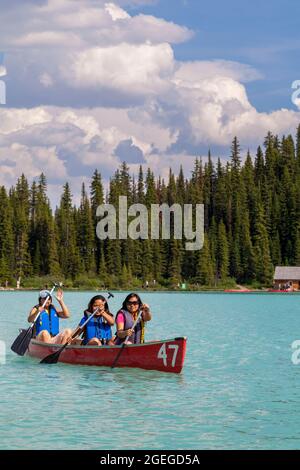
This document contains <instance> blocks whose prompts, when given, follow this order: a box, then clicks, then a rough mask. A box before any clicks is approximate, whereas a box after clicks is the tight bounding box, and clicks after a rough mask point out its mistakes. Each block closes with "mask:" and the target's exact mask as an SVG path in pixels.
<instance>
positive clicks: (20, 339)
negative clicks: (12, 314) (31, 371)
mask: <svg viewBox="0 0 300 470" xmlns="http://www.w3.org/2000/svg"><path fill="white" fill-rule="evenodd" d="M57 286H59V287H61V286H62V284H61V283H59V284H56V283H55V284H54V285H53V287H52V289H51V291H50V294H49V295H48V296H47V298H46V300H45V302H44V303H43V305H42V308H44V307H45V305H46V303H47V301H48V299H49V298H50V297H51V296H52V293H53V291H54V289H55V288H56V287H57ZM40 313H41V312H40V311H39V312H38V313H37V315H36V317H35V319H34V321H33V322H32V323H31V325H30V327H29V328H28V329H27V330H21V331H20V333H19V335H18V336H17V337H16V339H15V340H14V342H13V344H12V345H11V350H12V351H13V352H15V353H16V354H18V355H19V356H24V354H25V353H26V351H27V349H28V346H29V343H30V340H31V338H32V336H33V328H34V325H35V324H36V322H37V320H38V318H39V316H40Z"/></svg>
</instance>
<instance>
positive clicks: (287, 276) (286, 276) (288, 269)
mask: <svg viewBox="0 0 300 470" xmlns="http://www.w3.org/2000/svg"><path fill="white" fill-rule="evenodd" d="M274 280H275V281H276V280H278V281H280V280H282V281H296V280H297V281H299V280H300V267H298V266H276V268H275V274H274Z"/></svg>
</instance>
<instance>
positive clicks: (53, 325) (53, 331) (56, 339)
mask: <svg viewBox="0 0 300 470" xmlns="http://www.w3.org/2000/svg"><path fill="white" fill-rule="evenodd" d="M47 297H49V298H48V300H47V302H46V304H45V306H44V307H43V304H44V302H45V300H46V298H47ZM56 299H57V301H58V303H59V305H60V307H61V309H60V310H57V309H56V308H55V306H54V305H53V304H52V297H51V295H50V292H49V291H48V290H42V291H41V292H40V294H39V303H38V305H36V306H35V307H33V308H32V309H31V311H30V313H29V316H28V321H29V323H32V322H33V321H34V320H35V318H36V316H37V314H38V312H40V316H39V318H38V320H37V322H36V324H35V337H36V339H37V340H38V341H43V342H45V343H55V344H65V343H66V342H67V340H68V338H69V337H70V336H71V334H72V330H71V329H65V330H63V331H62V332H61V333H60V332H59V319H60V318H69V317H70V312H69V309H68V307H67V306H66V304H65V303H64V299H63V291H62V290H61V289H59V290H58V291H57V295H56Z"/></svg>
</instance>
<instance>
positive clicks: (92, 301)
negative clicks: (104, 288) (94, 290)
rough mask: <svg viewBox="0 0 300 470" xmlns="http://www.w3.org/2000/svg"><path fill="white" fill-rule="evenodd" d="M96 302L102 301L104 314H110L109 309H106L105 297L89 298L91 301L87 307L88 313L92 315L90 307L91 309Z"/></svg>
mask: <svg viewBox="0 0 300 470" xmlns="http://www.w3.org/2000/svg"><path fill="white" fill-rule="evenodd" d="M96 300H103V302H104V310H105V311H106V313H110V311H109V308H108V303H107V300H106V298H105V297H103V295H95V296H94V297H92V298H91V300H90V301H89V304H88V307H87V311H88V312H91V313H92V307H93V305H94V303H95V302H96Z"/></svg>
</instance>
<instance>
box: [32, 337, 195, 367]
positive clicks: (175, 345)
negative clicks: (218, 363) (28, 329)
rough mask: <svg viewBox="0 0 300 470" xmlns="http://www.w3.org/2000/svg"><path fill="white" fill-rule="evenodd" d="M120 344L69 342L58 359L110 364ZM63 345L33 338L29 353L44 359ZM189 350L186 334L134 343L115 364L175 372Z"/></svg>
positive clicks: (95, 364) (68, 361) (96, 364)
mask: <svg viewBox="0 0 300 470" xmlns="http://www.w3.org/2000/svg"><path fill="white" fill-rule="evenodd" d="M120 347H121V346H102V347H98V346H67V347H66V349H65V350H64V351H63V352H62V353H61V355H60V357H59V362H64V363H66V364H78V365H89V366H103V367H111V366H112V364H113V362H114V360H115V358H116V356H117V354H118V353H119V351H120ZM59 348H61V345H59V344H48V343H42V342H40V341H36V340H34V339H32V340H31V342H30V345H29V348H28V355H29V356H31V357H36V358H38V359H43V358H44V357H46V356H48V355H49V354H51V353H53V352H55V351H57V350H58V349H59ZM185 353H186V338H175V339H168V340H164V341H153V342H149V343H144V344H136V345H135V344H132V345H127V346H125V347H124V349H123V352H122V354H121V355H120V357H119V360H118V362H117V365H116V367H135V368H139V369H147V370H157V371H161V372H173V373H176V374H179V373H180V372H181V371H182V368H183V364H184V358H185Z"/></svg>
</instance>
